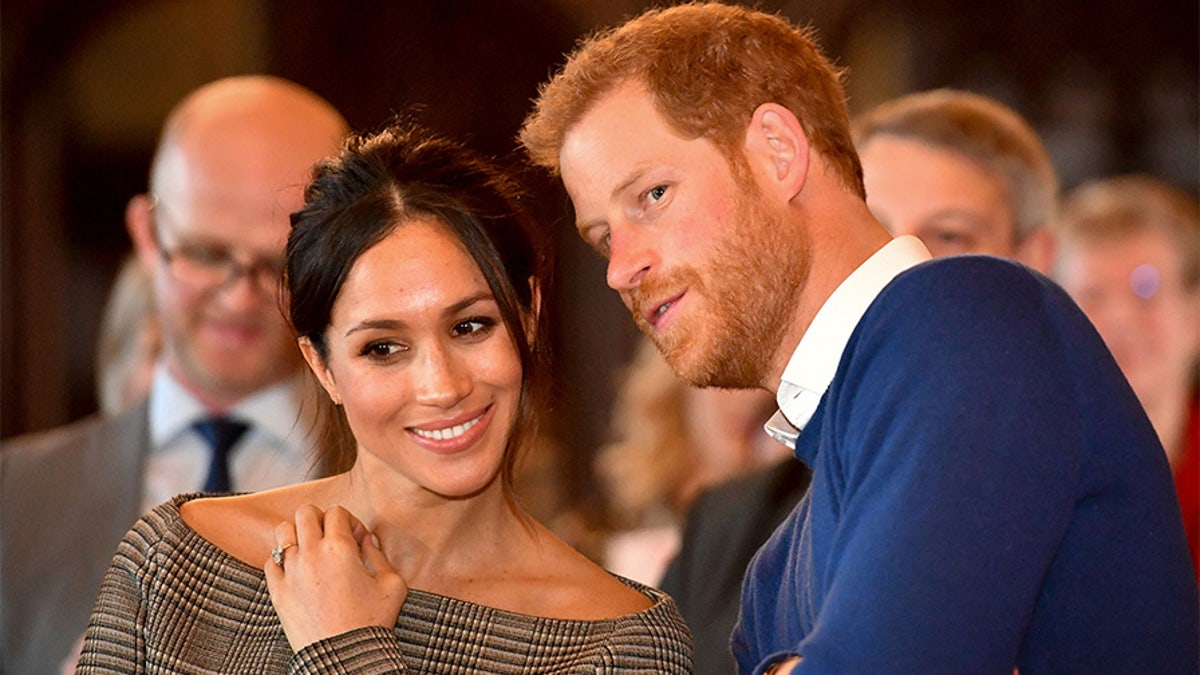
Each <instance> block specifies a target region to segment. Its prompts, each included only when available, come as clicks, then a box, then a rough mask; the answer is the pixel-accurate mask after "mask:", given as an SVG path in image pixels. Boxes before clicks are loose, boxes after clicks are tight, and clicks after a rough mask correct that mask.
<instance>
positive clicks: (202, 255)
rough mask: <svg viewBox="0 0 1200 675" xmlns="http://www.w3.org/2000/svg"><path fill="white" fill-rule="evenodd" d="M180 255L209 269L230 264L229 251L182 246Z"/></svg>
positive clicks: (206, 247)
mask: <svg viewBox="0 0 1200 675" xmlns="http://www.w3.org/2000/svg"><path fill="white" fill-rule="evenodd" d="M179 255H181V256H183V257H184V258H187V259H188V260H191V261H192V262H194V263H198V264H200V265H207V266H209V267H221V266H223V265H225V264H227V263H228V262H229V252H228V251H225V250H223V249H219V248H213V247H210V246H181V247H180V248H179Z"/></svg>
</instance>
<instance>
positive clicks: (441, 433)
mask: <svg viewBox="0 0 1200 675" xmlns="http://www.w3.org/2000/svg"><path fill="white" fill-rule="evenodd" d="M486 414H487V412H486V411H485V412H484V413H482V414H480V415H479V417H476V418H475V419H473V420H470V421H468V422H463V423H462V424H455V425H454V426H452V427H446V428H445V429H430V430H425V429H418V428H416V427H413V428H412V432H413V433H414V434H416V435H418V436H420V437H421V438H428V439H429V440H432V441H449V440H453V439H455V438H458V437H459V436H462V435H463V434H465V433H467V431H468V430H470V428H471V427H473V426H475V425H476V424H479V421H480V420H482V419H483V416H484V415H486Z"/></svg>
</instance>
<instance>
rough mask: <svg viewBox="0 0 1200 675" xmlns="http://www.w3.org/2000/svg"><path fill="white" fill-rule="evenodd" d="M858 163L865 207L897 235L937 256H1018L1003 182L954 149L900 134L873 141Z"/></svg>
mask: <svg viewBox="0 0 1200 675" xmlns="http://www.w3.org/2000/svg"><path fill="white" fill-rule="evenodd" d="M859 158H860V159H861V160H862V165H863V183H864V185H865V186H866V189H867V206H868V207H870V209H871V212H872V213H874V214H875V217H876V218H878V219H879V220H880V222H882V223H883V225H884V226H885V227H887V228H888V230H890V231H891V233H892V234H894V235H896V236H900V235H906V234H909V235H913V236H916V237H918V238H920V239H921V241H922V242H924V244H925V247H926V248H928V249H929V252H930V253H931V254H933V255H934V256H935V257H940V256H945V255H953V254H957V253H983V254H988V255H996V256H1001V257H1005V258H1012V257H1014V256H1015V255H1016V254H1017V244H1018V241H1017V232H1016V221H1015V218H1014V214H1013V212H1012V209H1011V208H1010V206H1009V201H1008V194H1007V187H1006V184H1005V181H1004V179H1003V178H1002V177H1000V176H996V175H992V174H989V173H987V172H985V171H984V170H983V169H982V168H981V167H980V166H979V165H978V164H976V163H975V162H973V161H971V160H970V159H968V158H966V157H964V156H963V155H961V154H958V153H956V152H952V151H950V150H945V149H941V148H935V147H933V146H932V145H928V144H926V143H922V142H920V141H916V140H912V139H908V138H902V137H899V136H889V135H880V136H876V137H874V138H872V139H870V140H868V141H867V142H866V144H865V145H863V146H861V147H860V148H859Z"/></svg>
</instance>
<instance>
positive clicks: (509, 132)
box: [0, 0, 1200, 495]
mask: <svg viewBox="0 0 1200 675" xmlns="http://www.w3.org/2000/svg"><path fill="white" fill-rule="evenodd" d="M649 4H651V3H647V2H639V1H636V0H540V1H537V0H437V1H435V0H422V1H418V0H362V1H354V2H329V1H328V0H109V1H105V0H89V1H88V2H78V1H77V0H5V2H4V3H3V6H2V7H0V28H2V35H0V42H2V49H3V51H2V56H0V58H2V63H0V66H2V69H0V70H2V72H0V303H2V304H0V351H2V360H0V382H3V385H2V386H3V388H2V390H0V436H3V437H8V436H11V435H14V434H18V433H22V432H26V431H32V430H37V429H43V428H47V427H51V426H54V425H57V424H61V423H64V422H67V421H70V420H72V419H76V418H78V417H81V416H83V415H86V414H88V413H90V412H92V411H94V410H95V409H96V407H97V404H96V398H95V393H94V392H95V385H94V373H93V358H94V352H95V342H96V335H97V326H98V319H99V316H100V313H101V310H102V307H103V304H104V300H105V296H106V293H107V291H108V287H109V284H110V283H111V281H112V279H113V277H114V274H115V272H116V269H117V266H118V264H119V262H120V261H121V259H122V257H123V256H124V255H125V254H126V253H127V252H128V250H129V246H130V244H129V240H128V238H127V237H126V235H125V230H124V226H123V211H124V206H125V202H126V201H127V200H128V198H129V197H130V196H132V195H133V194H135V193H137V192H139V191H142V190H145V188H146V175H147V171H148V166H149V161H150V157H151V154H152V152H153V149H154V144H155V142H156V140H157V133H158V129H159V126H160V124H161V122H162V119H163V117H164V116H165V115H166V113H167V111H168V110H169V109H170V107H171V106H172V105H173V104H175V103H176V102H177V101H178V100H179V99H180V98H182V97H183V96H184V95H185V94H186V93H187V92H188V91H190V90H191V89H193V88H195V87H196V86H198V85H200V84H202V83H204V82H207V81H210V80H213V79H216V78H218V77H222V76H225V75H231V74H238V73H250V72H263V73H271V74H276V75H281V76H284V77H287V78H290V79H292V80H295V81H297V82H299V83H301V84H303V85H305V86H308V87H309V88H311V89H313V90H315V91H316V92H318V93H319V94H321V95H322V96H324V97H325V98H327V99H329V100H330V101H331V102H332V103H333V104H334V105H336V106H337V107H338V108H339V109H340V110H341V111H342V112H343V113H344V114H345V115H346V117H347V118H348V119H349V121H350V123H351V125H353V126H354V127H356V128H372V127H377V126H378V125H380V124H382V123H383V122H385V121H386V120H387V119H388V118H389V117H390V116H391V115H392V114H393V113H395V112H398V111H408V110H411V109H412V106H414V105H415V106H419V108H418V112H417V115H418V117H419V118H420V119H421V120H422V121H423V122H424V123H426V124H428V125H431V126H433V127H435V128H438V129H441V130H443V131H445V132H448V133H451V134H454V135H457V136H461V137H464V138H465V139H466V140H467V141H468V142H469V143H471V144H472V145H475V146H476V147H478V148H480V149H483V150H485V151H487V152H489V153H492V154H494V155H497V156H499V157H503V158H511V159H516V158H518V155H517V154H516V142H515V140H514V139H515V134H516V131H517V129H518V127H519V125H520V123H521V120H522V119H523V117H524V115H525V113H526V112H527V110H528V108H529V102H530V99H531V98H532V97H533V96H534V95H535V93H536V89H537V85H538V84H539V83H540V82H541V81H543V80H544V79H545V78H546V77H547V76H548V75H549V74H550V73H551V72H552V70H553V69H554V68H555V67H557V66H558V65H559V64H560V63H561V62H562V59H563V53H564V52H565V51H567V50H568V49H569V48H570V47H571V46H572V45H573V44H574V42H575V40H577V39H578V38H579V37H580V36H582V35H584V34H586V33H588V32H590V31H591V30H593V29H595V28H597V27H602V26H606V25H610V24H612V23H614V22H617V21H619V20H621V19H622V18H623V17H625V16H628V15H630V14H634V13H636V12H638V11H640V10H641V9H643V8H644V7H646V6H648V5H649ZM755 4H756V5H757V6H759V7H761V8H763V9H767V10H769V11H779V12H782V13H783V14H784V15H786V16H787V17H789V18H791V19H792V20H794V21H796V22H798V23H802V24H811V25H813V26H814V27H815V28H816V29H817V31H818V35H819V36H820V39H821V41H822V44H823V45H824V47H825V50H826V52H827V53H828V54H829V55H830V56H831V57H833V58H834V60H836V61H837V62H838V63H839V64H841V65H842V66H845V67H847V68H848V69H849V80H848V90H849V93H850V97H851V108H852V111H853V112H857V111H860V110H863V109H865V108H867V107H869V106H871V105H872V104H874V103H877V102H880V101H882V100H884V99H887V98H890V97H892V96H895V95H898V94H902V93H905V92H908V91H914V90H919V89H926V88H930V87H938V86H955V87H961V88H966V89H971V90H975V91H978V92H981V93H986V94H990V95H993V96H996V97H998V98H1000V99H1001V100H1003V101H1005V102H1006V103H1008V104H1009V105H1012V106H1013V107H1015V108H1016V109H1017V110H1019V111H1021V112H1022V113H1023V114H1025V115H1026V117H1027V118H1028V119H1029V120H1030V121H1031V122H1032V123H1033V124H1034V126H1035V127H1037V128H1038V129H1039V130H1040V131H1041V132H1042V134H1043V136H1044V138H1045V140H1046V143H1047V145H1048V147H1049V148H1050V150H1051V154H1052V155H1053V157H1054V160H1055V162H1056V165H1057V167H1058V169H1059V171H1060V172H1061V174H1062V179H1063V182H1064V186H1065V187H1071V186H1073V185H1075V184H1078V183H1079V182H1081V181H1083V180H1086V179H1088V178H1092V177H1099V176H1103V175H1107V174H1111V173H1116V172H1130V171H1142V172H1149V173H1153V174H1156V175H1158V176H1160V177H1162V178H1165V179H1167V180H1169V181H1170V182H1172V183H1175V184H1176V185H1178V186H1180V187H1182V188H1184V189H1187V190H1189V191H1191V192H1193V193H1197V191H1198V190H1200V166H1198V165H1200V159H1198V158H1200V138H1198V136H1200V131H1198V129H1200V126H1198V121H1197V118H1198V116H1200V104H1198V102H1197V89H1198V79H1200V78H1198V70H1197V61H1198V60H1200V45H1198V34H1200V16H1198V15H1200V11H1198V4H1197V3H1196V2H1195V0H1158V1H1157V2H1154V1H1151V2H1145V1H1142V0H1109V1H1108V2H1094V1H1085V0H1061V1H1059V2H1044V1H1043V0H1014V1H1010V2H1003V3H1000V2H987V1H985V2H960V1H957V0H891V1H885V0H810V1H808V2H768V1H764V2H758V3H755ZM533 187H534V190H535V193H536V194H537V195H538V197H539V199H538V202H539V207H540V208H541V209H542V211H543V213H542V215H543V216H544V218H545V219H546V220H547V222H551V223H554V224H555V226H556V227H557V228H558V229H557V231H558V233H559V236H558V237H557V242H558V246H559V256H558V265H557V269H558V278H557V282H558V283H557V290H556V292H554V293H553V294H552V296H551V297H550V298H549V300H550V302H551V307H550V311H551V312H552V316H553V317H554V319H555V324H554V325H555V327H556V328H555V330H556V334H555V336H554V339H555V344H556V352H557V356H558V359H557V361H558V368H557V373H558V378H557V392H558V401H557V404H556V411H555V414H554V416H553V419H552V432H553V434H554V436H555V437H556V438H557V439H558V440H559V442H560V444H561V446H562V448H563V450H564V452H565V453H566V455H565V456H566V458H567V465H566V468H567V475H566V476H565V479H566V480H567V482H568V486H569V494H575V495H587V494H588V493H589V492H590V482H589V477H588V471H587V466H588V463H589V462H590V457H591V453H592V451H593V449H594V448H595V447H596V446H597V445H598V444H599V443H600V442H602V441H603V440H604V435H605V433H606V429H607V425H608V408H609V401H610V399H611V397H612V394H613V390H614V385H615V383H616V378H617V376H618V375H619V369H620V367H621V365H622V364H623V363H624V362H625V360H626V359H627V357H628V355H629V353H630V350H631V348H632V345H633V341H634V340H633V339H634V329H633V326H632V322H631V321H630V319H629V317H628V316H627V314H626V312H625V310H624V308H623V307H622V306H621V305H620V302H619V300H618V299H617V297H616V295H615V294H614V293H612V292H611V291H609V290H608V289H607V288H605V286H604V277H603V266H602V264H601V262H600V260H599V259H598V258H596V257H595V256H593V255H592V254H590V253H589V252H588V251H586V250H585V249H584V248H583V246H582V245H581V244H580V243H579V242H578V241H577V238H576V237H575V236H574V233H573V230H572V228H571V227H569V224H570V222H571V219H570V214H569V211H568V208H569V207H568V205H567V203H566V200H565V199H564V197H563V196H562V194H561V191H560V190H559V189H558V187H557V186H556V185H554V184H552V183H551V182H550V181H548V180H545V179H544V178H541V179H539V178H538V177H536V176H535V177H534V182H533Z"/></svg>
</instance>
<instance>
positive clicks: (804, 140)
mask: <svg viewBox="0 0 1200 675" xmlns="http://www.w3.org/2000/svg"><path fill="white" fill-rule="evenodd" d="M745 152H746V157H747V159H748V160H749V162H750V166H751V170H752V171H753V172H754V173H755V174H756V176H757V178H758V179H759V183H760V185H761V187H762V188H763V189H764V190H769V191H770V192H771V194H775V195H777V196H779V197H780V198H782V199H783V200H784V201H785V202H787V201H791V200H792V198H793V197H795V196H796V195H798V194H800V190H802V189H803V188H804V183H805V181H806V180H807V178H808V168H809V159H810V157H809V147H808V135H807V134H806V133H804V127H802V126H801V125H800V121H799V120H798V119H796V116H795V115H794V114H792V111H791V110H788V109H787V108H785V107H783V106H781V105H779V104H778V103H764V104H762V105H760V106H758V108H756V109H755V110H754V115H753V117H751V118H750V125H749V126H748V127H747V128H746V141H745Z"/></svg>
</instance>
